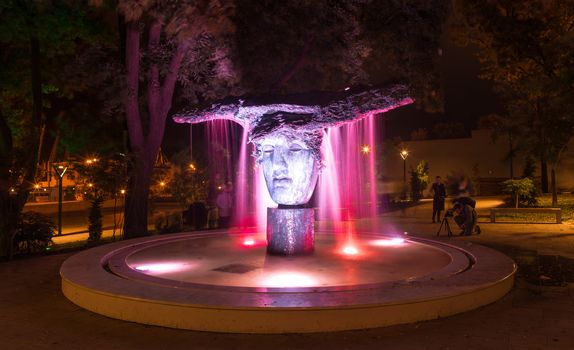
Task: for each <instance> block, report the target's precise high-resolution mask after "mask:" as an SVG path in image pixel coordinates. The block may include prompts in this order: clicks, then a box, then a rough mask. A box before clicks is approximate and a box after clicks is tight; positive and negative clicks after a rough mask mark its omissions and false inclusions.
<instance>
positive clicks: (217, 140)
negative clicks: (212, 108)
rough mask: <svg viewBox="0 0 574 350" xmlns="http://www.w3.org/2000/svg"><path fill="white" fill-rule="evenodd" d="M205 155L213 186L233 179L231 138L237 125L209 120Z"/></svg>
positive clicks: (221, 120)
mask: <svg viewBox="0 0 574 350" xmlns="http://www.w3.org/2000/svg"><path fill="white" fill-rule="evenodd" d="M206 125H207V126H206V130H207V137H208V138H207V140H208V142H207V154H208V156H209V158H208V161H209V170H210V173H211V174H212V179H211V180H212V181H214V182H216V183H215V184H214V185H215V186H221V185H222V184H225V183H227V182H233V179H234V177H235V176H234V162H233V155H234V143H233V142H232V140H233V136H234V134H235V133H236V128H238V127H239V125H238V124H236V123H234V122H232V121H229V120H223V119H220V120H210V121H208V122H207V124H206Z"/></svg>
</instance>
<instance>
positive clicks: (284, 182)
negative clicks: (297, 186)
mask: <svg viewBox="0 0 574 350" xmlns="http://www.w3.org/2000/svg"><path fill="white" fill-rule="evenodd" d="M292 182H293V180H291V178H289V177H281V178H274V179H273V187H274V188H281V187H291V183H292Z"/></svg>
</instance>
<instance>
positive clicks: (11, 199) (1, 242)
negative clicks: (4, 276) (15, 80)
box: [0, 36, 43, 258]
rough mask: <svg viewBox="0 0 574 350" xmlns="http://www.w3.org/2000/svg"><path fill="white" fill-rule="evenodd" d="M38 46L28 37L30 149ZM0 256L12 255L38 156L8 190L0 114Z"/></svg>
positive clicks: (38, 105) (37, 95)
mask: <svg viewBox="0 0 574 350" xmlns="http://www.w3.org/2000/svg"><path fill="white" fill-rule="evenodd" d="M39 47H40V45H39V42H38V39H37V38H36V37H34V36H32V37H30V63H31V71H30V73H31V78H32V79H31V82H32V125H33V126H32V127H31V128H30V129H28V130H27V134H25V137H26V138H27V140H26V141H25V142H24V144H26V145H29V146H30V147H31V149H36V147H37V146H38V141H39V140H38V136H39V129H40V124H41V123H43V119H42V81H41V74H40V69H41V65H40V48H39ZM0 136H1V137H2V139H1V140H0V256H8V257H9V258H10V257H11V256H12V241H13V238H14V234H15V233H16V228H17V225H18V219H19V218H20V214H21V213H22V209H23V208H24V204H26V201H27V200H28V194H29V192H30V184H32V183H34V178H35V176H36V168H37V164H38V157H39V155H37V154H36V153H30V154H29V158H27V159H26V161H25V162H24V173H23V179H22V181H21V184H20V186H18V188H17V189H16V193H15V194H14V193H12V192H11V191H10V177H11V176H10V167H11V166H12V151H13V144H12V132H11V130H10V128H9V126H8V125H7V123H6V121H5V120H4V117H3V116H2V115H0Z"/></svg>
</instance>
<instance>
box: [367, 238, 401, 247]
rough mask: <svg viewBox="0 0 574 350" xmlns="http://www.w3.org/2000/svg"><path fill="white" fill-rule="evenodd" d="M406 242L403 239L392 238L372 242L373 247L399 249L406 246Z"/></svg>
mask: <svg viewBox="0 0 574 350" xmlns="http://www.w3.org/2000/svg"><path fill="white" fill-rule="evenodd" d="M405 243H406V242H405V240H404V239H402V238H391V239H388V238H386V239H377V240H375V241H371V245H374V246H377V247H399V246H402V245H405Z"/></svg>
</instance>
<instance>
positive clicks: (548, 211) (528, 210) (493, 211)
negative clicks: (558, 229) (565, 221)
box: [490, 208, 562, 224]
mask: <svg viewBox="0 0 574 350" xmlns="http://www.w3.org/2000/svg"><path fill="white" fill-rule="evenodd" d="M521 213H535V214H554V215H555V217H556V223H557V224H561V223H562V210H561V209H560V208H492V209H490V222H496V214H521Z"/></svg>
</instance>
